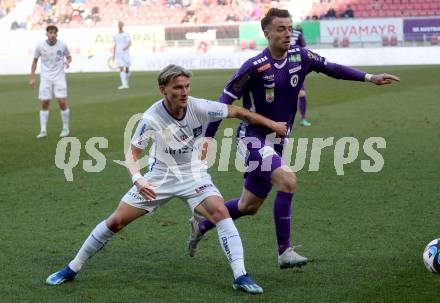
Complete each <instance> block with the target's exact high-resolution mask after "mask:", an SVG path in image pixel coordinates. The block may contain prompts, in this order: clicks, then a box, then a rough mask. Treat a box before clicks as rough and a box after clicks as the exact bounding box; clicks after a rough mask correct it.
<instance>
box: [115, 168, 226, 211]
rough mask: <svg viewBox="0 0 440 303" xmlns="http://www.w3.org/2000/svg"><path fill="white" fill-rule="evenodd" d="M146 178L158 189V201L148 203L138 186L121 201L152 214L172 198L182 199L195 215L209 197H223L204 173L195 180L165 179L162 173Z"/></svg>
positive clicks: (169, 176)
mask: <svg viewBox="0 0 440 303" xmlns="http://www.w3.org/2000/svg"><path fill="white" fill-rule="evenodd" d="M144 178H145V179H147V181H148V182H149V183H151V184H153V185H154V186H155V187H156V188H155V189H154V192H155V193H156V199H155V200H151V201H147V200H146V199H145V198H144V197H142V196H141V195H140V194H139V191H138V190H137V187H136V186H133V187H132V188H131V189H130V190H129V191H128V192H127V193H126V194H125V195H124V196H123V197H122V199H121V201H122V202H125V203H127V204H129V205H131V206H134V207H137V208H142V209H145V210H146V211H148V212H150V213H152V212H154V211H155V210H156V209H157V208H158V207H159V206H161V205H163V204H165V203H166V202H168V201H169V200H171V199H172V198H175V197H177V198H181V199H182V200H184V201H185V202H186V204H187V206H188V207H189V209H190V210H191V212H192V213H193V214H194V209H195V208H196V207H197V205H199V204H200V203H202V202H203V200H205V199H206V198H207V197H210V196H219V197H222V195H221V194H220V192H219V190H218V189H217V187H216V186H215V185H214V183H212V179H211V176H210V175H209V174H208V173H203V174H202V176H201V177H200V178H197V179H194V178H191V177H188V178H184V180H183V181H180V180H179V179H178V178H177V177H176V176H172V175H168V176H167V177H166V178H164V175H163V174H162V173H158V172H154V171H153V172H148V173H146V174H145V175H144Z"/></svg>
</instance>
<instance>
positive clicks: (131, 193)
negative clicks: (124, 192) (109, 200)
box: [128, 191, 145, 201]
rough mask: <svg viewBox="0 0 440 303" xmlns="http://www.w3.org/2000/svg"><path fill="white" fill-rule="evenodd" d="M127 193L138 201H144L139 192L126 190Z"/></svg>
mask: <svg viewBox="0 0 440 303" xmlns="http://www.w3.org/2000/svg"><path fill="white" fill-rule="evenodd" d="M128 195H129V196H132V197H133V198H135V199H136V200H138V201H144V200H145V199H144V198H143V197H142V196H141V195H140V194H137V193H134V192H131V191H129V192H128Z"/></svg>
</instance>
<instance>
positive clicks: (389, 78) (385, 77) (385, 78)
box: [365, 74, 400, 85]
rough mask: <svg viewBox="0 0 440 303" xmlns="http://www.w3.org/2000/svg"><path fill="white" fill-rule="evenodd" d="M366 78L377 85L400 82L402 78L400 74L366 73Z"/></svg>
mask: <svg viewBox="0 0 440 303" xmlns="http://www.w3.org/2000/svg"><path fill="white" fill-rule="evenodd" d="M365 80H366V81H368V82H371V83H374V84H376V85H385V84H391V83H392V82H393V81H397V82H400V78H399V77H398V76H394V75H391V74H378V75H370V74H366V75H365Z"/></svg>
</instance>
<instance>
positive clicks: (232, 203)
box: [199, 198, 243, 234]
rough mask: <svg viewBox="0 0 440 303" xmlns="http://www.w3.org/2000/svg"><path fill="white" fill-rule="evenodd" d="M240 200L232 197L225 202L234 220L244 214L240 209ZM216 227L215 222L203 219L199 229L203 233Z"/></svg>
mask: <svg viewBox="0 0 440 303" xmlns="http://www.w3.org/2000/svg"><path fill="white" fill-rule="evenodd" d="M238 201H240V199H238V198H236V199H232V200H229V201H228V202H226V203H225V206H226V208H227V209H228V211H229V215H230V216H231V218H232V220H235V219H238V218H240V217H241V216H243V214H242V213H241V212H240V211H239V210H238ZM214 227H215V225H214V224H212V223H211V222H210V221H209V220H203V221H202V222H200V223H199V230H200V232H201V233H202V234H204V233H206V232H207V231H208V230H210V229H213V228H214Z"/></svg>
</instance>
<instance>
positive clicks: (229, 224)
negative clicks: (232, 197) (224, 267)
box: [216, 218, 246, 279]
mask: <svg viewBox="0 0 440 303" xmlns="http://www.w3.org/2000/svg"><path fill="white" fill-rule="evenodd" d="M216 228H217V233H218V238H219V240H220V246H221V247H222V249H223V252H224V253H225V255H226V257H227V258H228V261H229V264H230V265H231V268H232V272H233V273H234V279H237V278H238V277H239V276H242V275H245V274H246V269H245V267H244V256H243V245H242V243H241V238H240V234H239V233H238V230H237V228H236V227H235V224H234V221H232V219H231V218H228V219H223V220H221V221H220V222H218V223H217V224H216Z"/></svg>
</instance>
